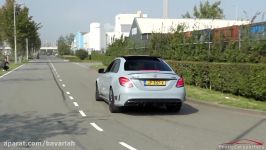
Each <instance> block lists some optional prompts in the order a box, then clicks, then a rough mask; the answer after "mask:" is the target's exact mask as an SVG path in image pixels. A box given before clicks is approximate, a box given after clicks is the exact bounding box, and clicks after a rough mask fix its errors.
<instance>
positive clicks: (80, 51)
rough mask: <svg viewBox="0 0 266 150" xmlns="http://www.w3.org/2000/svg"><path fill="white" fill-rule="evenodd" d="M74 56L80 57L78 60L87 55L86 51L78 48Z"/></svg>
mask: <svg viewBox="0 0 266 150" xmlns="http://www.w3.org/2000/svg"><path fill="white" fill-rule="evenodd" d="M76 56H77V57H78V58H79V59H80V60H84V59H85V58H87V57H88V52H87V51H86V50H84V49H80V50H77V51H76Z"/></svg>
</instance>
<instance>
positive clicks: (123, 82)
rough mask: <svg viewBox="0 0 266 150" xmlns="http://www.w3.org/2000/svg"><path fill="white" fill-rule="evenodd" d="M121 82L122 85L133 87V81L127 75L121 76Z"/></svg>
mask: <svg viewBox="0 0 266 150" xmlns="http://www.w3.org/2000/svg"><path fill="white" fill-rule="evenodd" d="M119 83H120V85H122V86H124V87H127V88H132V87H133V83H132V82H131V81H130V80H129V79H128V78H126V77H120V78H119Z"/></svg>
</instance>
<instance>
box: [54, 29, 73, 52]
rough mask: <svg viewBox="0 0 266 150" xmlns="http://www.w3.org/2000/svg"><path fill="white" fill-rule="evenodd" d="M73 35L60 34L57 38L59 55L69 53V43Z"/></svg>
mask: <svg viewBox="0 0 266 150" xmlns="http://www.w3.org/2000/svg"><path fill="white" fill-rule="evenodd" d="M74 37H75V35H74V34H73V33H70V34H68V35H66V36H60V37H59V38H58V40H57V46H58V52H59V55H69V54H71V44H72V42H73V41H74Z"/></svg>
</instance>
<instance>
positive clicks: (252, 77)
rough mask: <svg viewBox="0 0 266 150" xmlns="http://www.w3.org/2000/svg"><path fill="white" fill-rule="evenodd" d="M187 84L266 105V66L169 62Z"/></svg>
mask: <svg viewBox="0 0 266 150" xmlns="http://www.w3.org/2000/svg"><path fill="white" fill-rule="evenodd" d="M168 63H169V64H170V65H171V66H172V67H173V69H175V71H176V72H177V73H178V74H180V75H182V76H184V78H185V81H186V84H190V85H194V86H200V87H203V88H209V89H214V90H217V91H222V92H228V93H233V94H235V95H241V96H245V97H250V98H254V99H257V100H261V101H266V65H265V64H238V63H234V64H233V63H226V64H225V63H207V62H178V61H168Z"/></svg>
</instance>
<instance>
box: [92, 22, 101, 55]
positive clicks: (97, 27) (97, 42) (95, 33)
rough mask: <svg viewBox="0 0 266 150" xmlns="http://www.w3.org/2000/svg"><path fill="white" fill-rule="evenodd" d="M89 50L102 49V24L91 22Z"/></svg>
mask: <svg viewBox="0 0 266 150" xmlns="http://www.w3.org/2000/svg"><path fill="white" fill-rule="evenodd" d="M89 50H91V51H100V50H101V24H100V23H96V22H94V23H91V24H90V33H89Z"/></svg>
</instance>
